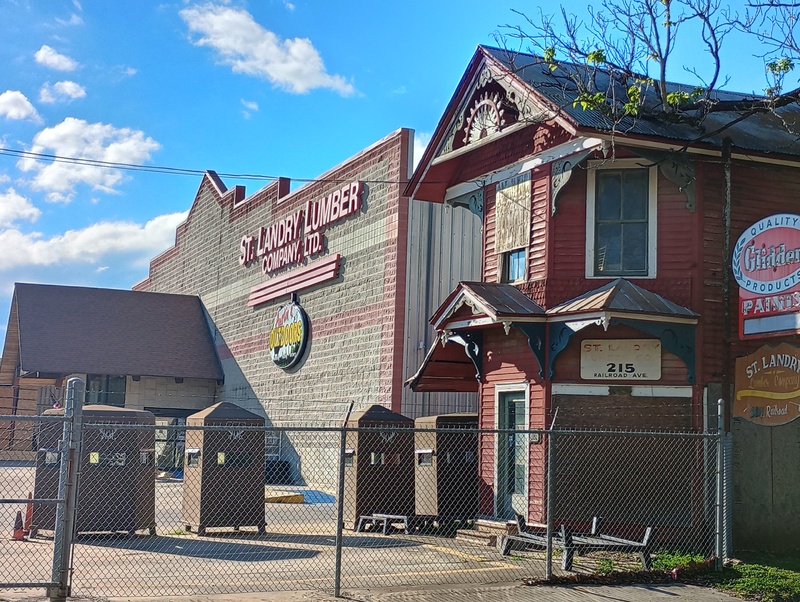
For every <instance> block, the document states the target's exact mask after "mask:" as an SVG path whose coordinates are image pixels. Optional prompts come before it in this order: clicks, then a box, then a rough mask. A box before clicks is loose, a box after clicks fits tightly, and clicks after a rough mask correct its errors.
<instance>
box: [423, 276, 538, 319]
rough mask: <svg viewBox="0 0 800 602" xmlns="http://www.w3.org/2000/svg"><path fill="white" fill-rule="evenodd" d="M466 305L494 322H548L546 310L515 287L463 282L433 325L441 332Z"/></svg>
mask: <svg viewBox="0 0 800 602" xmlns="http://www.w3.org/2000/svg"><path fill="white" fill-rule="evenodd" d="M464 305H468V306H470V307H471V308H472V311H473V313H474V314H479V315H483V316H485V317H487V318H489V319H490V320H491V322H493V323H497V322H504V321H507V320H513V321H520V320H523V321H524V320H526V319H528V320H530V319H531V318H541V320H542V321H544V313H545V312H544V309H542V307H541V306H540V305H539V304H538V303H536V301H534V300H533V299H531V298H530V297H528V295H526V294H525V293H523V292H522V291H521V290H519V289H518V288H517V287H515V286H513V285H511V284H500V283H495V282H459V283H458V285H457V286H456V288H455V289H454V290H453V292H451V293H450V294H449V295H448V296H447V299H445V300H444V302H443V303H442V304H441V305H440V306H439V308H438V309H437V310H436V312H435V313H434V314H433V316H432V317H431V319H430V323H431V324H432V325H433V327H434V328H435V329H436V330H441V328H442V327H443V326H444V324H445V323H446V321H447V320H448V318H451V317H452V316H453V315H454V314H455V313H456V311H457V310H458V309H459V308H461V307H462V306H464Z"/></svg>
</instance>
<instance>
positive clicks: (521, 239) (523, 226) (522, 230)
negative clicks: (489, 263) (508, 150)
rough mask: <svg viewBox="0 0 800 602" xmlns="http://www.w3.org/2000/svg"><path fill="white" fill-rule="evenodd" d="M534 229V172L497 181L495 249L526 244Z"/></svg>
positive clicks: (505, 248) (496, 250)
mask: <svg viewBox="0 0 800 602" xmlns="http://www.w3.org/2000/svg"><path fill="white" fill-rule="evenodd" d="M530 232H531V175H530V173H524V174H522V175H519V176H515V177H513V178H509V179H508V180H503V181H502V182H500V183H499V184H497V190H496V195H495V253H505V252H506V251H513V250H514V249H523V248H527V247H528V244H529V242H530Z"/></svg>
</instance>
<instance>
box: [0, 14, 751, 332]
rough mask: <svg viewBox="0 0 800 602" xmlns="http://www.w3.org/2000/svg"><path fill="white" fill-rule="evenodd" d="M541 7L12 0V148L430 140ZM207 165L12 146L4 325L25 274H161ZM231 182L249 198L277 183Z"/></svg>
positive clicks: (6, 93) (255, 170) (3, 103)
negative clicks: (126, 167)
mask: <svg viewBox="0 0 800 602" xmlns="http://www.w3.org/2000/svg"><path fill="white" fill-rule="evenodd" d="M565 5H566V6H567V7H568V8H569V9H570V10H574V9H577V10H583V8H584V6H585V4H584V3H582V2H573V3H570V2H567V3H565ZM573 5H574V9H573ZM540 6H542V7H544V10H545V11H546V12H547V11H552V10H553V9H557V6H556V5H555V4H553V3H545V2H537V1H534V2H531V1H528V2H525V1H524V0H517V1H511V2H509V1H505V0H500V1H493V2H485V1H477V0H458V1H455V0H434V1H433V2H431V1H427V2H422V1H419V0H405V1H403V2H380V1H377V2H376V1H374V0H372V1H369V2H367V1H362V0H354V1H341V2H330V1H329V0H292V1H289V0H259V1H255V0H254V1H250V2H244V1H236V0H231V1H229V2H223V1H218V2H203V1H201V2H192V1H185V2H184V1H180V2H161V3H158V2H149V1H142V0H115V1H113V2H108V1H101V0H93V1H88V0H84V1H83V2H80V1H78V0H0V24H1V25H0V27H2V33H0V147H1V148H3V149H8V150H11V151H20V150H21V151H33V152H38V153H44V154H50V155H59V156H69V157H80V158H88V159H96V160H101V161H110V162H121V163H129V164H144V165H150V166H167V167H178V168H188V169H194V170H206V169H213V170H215V171H217V172H219V173H240V174H244V173H247V174H261V175H266V176H285V177H290V178H294V179H302V178H313V177H315V176H317V175H319V174H321V173H323V172H325V171H327V170H328V169H330V168H331V167H333V166H335V165H337V164H338V163H340V162H341V161H343V160H345V159H346V158H347V157H350V156H351V155H353V154H355V153H357V152H358V151H360V150H361V149H362V148H364V147H366V146H368V145H369V144H371V143H372V142H374V141H376V140H378V139H380V138H382V137H383V136H385V135H387V134H388V133H390V132H392V131H394V130H396V129H397V128H399V127H409V128H412V129H414V130H415V131H416V132H417V142H418V143H419V146H420V147H421V146H422V145H423V144H424V143H425V142H426V141H427V139H428V137H429V136H430V134H431V132H432V131H433V129H434V127H435V125H436V123H437V122H438V120H439V117H440V116H441V114H442V111H443V109H444V107H445V105H446V104H447V102H448V101H449V99H450V97H451V95H452V94H453V91H454V89H455V86H456V84H457V82H458V80H459V79H460V77H461V75H462V73H463V71H464V69H465V67H466V65H467V63H468V61H469V59H470V58H471V56H472V54H473V52H474V50H475V47H476V45H478V44H495V41H494V39H493V34H494V33H495V32H497V31H498V30H502V27H501V26H502V25H503V24H506V23H520V22H521V18H520V17H518V16H517V15H515V14H514V13H513V12H512V11H511V8H518V9H520V10H525V11H526V12H528V13H529V14H536V13H537V12H538V10H539V8H538V7H540ZM741 48H742V46H741V45H739V47H738V48H736V47H734V49H733V51H732V52H733V53H734V54H733V55H732V56H733V57H734V59H735V61H734V62H732V63H729V64H731V65H735V69H736V72H735V73H730V72H728V71H726V73H727V74H728V75H729V76H731V81H730V83H729V85H728V86H727V87H728V88H729V89H733V90H741V91H751V90H761V89H763V87H764V84H763V75H762V74H763V68H762V67H761V62H760V61H758V60H756V59H753V58H752V57H750V54H751V53H743V52H741ZM682 52H683V53H684V54H683V56H684V57H686V61H689V62H688V63H687V64H693V63H692V61H696V60H697V57H698V56H702V55H701V48H700V47H699V45H698V46H695V47H692V46H691V45H690V46H689V47H684V48H683V49H682ZM679 62H680V60H679ZM697 66H698V67H699V68H700V69H701V70H702V69H703V65H702V64H699V65H697ZM671 78H672V79H678V80H683V81H687V82H689V83H691V82H693V81H694V80H693V79H692V78H691V76H689V75H688V74H686V73H682V72H678V73H673V74H671ZM200 179H201V176H200V175H164V174H158V173H145V172H141V171H120V170H111V169H102V168H97V167H92V166H85V165H84V166H79V165H70V164H67V163H61V162H46V161H36V160H33V159H21V158H20V157H18V156H14V155H13V154H12V155H9V154H0V334H2V330H4V329H5V321H6V316H7V315H8V307H9V304H10V297H11V293H12V290H13V283H14V282H46V283H55V284H73V285H85V286H104V287H114V288H129V287H130V286H131V285H133V284H134V283H136V282H137V281H139V280H141V279H142V278H144V277H145V276H146V275H147V265H148V262H149V259H150V258H152V257H153V256H155V255H156V254H158V253H159V252H161V251H162V250H164V249H165V248H167V247H169V246H170V245H171V244H172V242H173V241H174V235H175V227H176V226H177V225H178V224H179V223H180V222H181V221H182V220H183V219H184V217H185V215H186V212H187V211H188V209H189V207H190V205H191V203H192V200H193V198H194V195H195V193H196V191H197V187H198V185H199V183H200ZM223 180H224V181H225V183H226V184H227V185H228V186H232V185H234V184H245V185H246V186H247V194H252V193H253V192H255V191H256V190H258V189H259V188H260V187H262V186H263V185H265V184H266V181H242V180H236V179H234V178H229V177H223Z"/></svg>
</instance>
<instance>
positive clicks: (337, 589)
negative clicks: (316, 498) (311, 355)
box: [333, 412, 349, 598]
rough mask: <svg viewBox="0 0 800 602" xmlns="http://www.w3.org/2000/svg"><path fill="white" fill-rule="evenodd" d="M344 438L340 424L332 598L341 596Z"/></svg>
mask: <svg viewBox="0 0 800 602" xmlns="http://www.w3.org/2000/svg"><path fill="white" fill-rule="evenodd" d="M348 413H349V412H348ZM346 439H347V427H346V426H345V425H342V430H341V435H340V438H339V486H338V490H337V492H336V566H335V568H334V576H333V596H334V598H340V597H341V588H342V529H343V523H344V456H345V444H346Z"/></svg>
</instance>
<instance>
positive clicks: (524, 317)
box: [406, 278, 699, 392]
mask: <svg viewBox="0 0 800 602" xmlns="http://www.w3.org/2000/svg"><path fill="white" fill-rule="evenodd" d="M698 318H699V316H698V314H696V313H695V312H693V311H692V310H690V309H688V308H686V307H683V306H681V305H678V304H677V303H673V302H672V301H670V300H669V299H666V298H664V297H662V296H661V295H659V294H657V293H654V292H652V291H648V290H646V289H644V288H642V287H640V286H637V285H635V284H633V283H632V282H629V281H628V280H625V279H624V278H617V279H616V280H614V281H612V282H609V283H608V284H605V285H603V286H601V287H599V288H596V289H594V290H591V291H589V292H586V293H583V294H582V295H579V296H577V297H575V298H573V299H570V300H568V301H565V302H564V303H561V304H559V305H556V306H554V307H552V308H550V309H549V310H547V311H545V310H544V309H543V308H542V307H541V306H540V305H539V304H538V303H536V302H535V301H534V300H533V299H531V298H530V297H528V296H527V295H526V294H525V293H523V292H522V291H520V290H519V289H518V288H516V287H515V286H513V285H510V284H497V283H491V282H460V283H459V284H458V286H457V287H456V288H455V290H453V292H452V293H450V295H448V297H447V299H445V301H444V303H442V305H441V306H439V308H438V309H437V310H436V312H435V313H434V314H433V316H432V317H431V320H430V322H431V324H432V325H433V327H434V328H435V329H436V331H437V332H438V333H439V338H438V339H437V341H436V343H434V345H433V346H432V347H431V348H430V349H429V350H428V353H427V355H426V356H425V359H424V360H423V362H422V365H421V366H420V368H419V370H417V373H416V374H414V376H412V377H411V378H409V379H408V380H407V381H406V385H407V386H409V387H410V388H411V389H412V390H414V391H417V392H423V391H457V392H471V391H477V390H478V383H479V382H480V381H481V378H482V373H481V357H482V342H483V331H484V330H486V329H487V328H492V327H497V326H502V327H503V329H504V331H505V333H506V334H508V333H509V332H510V330H511V328H516V329H518V330H520V331H521V332H523V333H524V334H525V336H526V337H527V338H528V345H529V347H530V348H531V351H532V352H533V354H534V356H535V357H536V359H537V360H538V362H539V366H540V374H541V375H542V376H544V374H545V366H546V368H547V369H546V373H547V376H546V377H545V378H548V379H550V378H552V377H553V365H554V362H555V359H556V358H557V357H558V355H559V354H560V353H561V352H562V351H563V350H564V349H566V347H567V346H568V344H569V341H570V339H571V338H572V335H574V334H575V333H576V332H578V331H580V330H582V329H583V328H585V327H587V326H592V325H598V326H602V327H603V328H604V329H608V327H609V326H611V325H614V324H620V325H626V326H629V327H631V328H634V329H636V330H638V331H640V332H643V333H645V334H648V335H650V336H652V337H654V338H657V339H659V340H660V341H661V344H662V345H663V347H664V349H666V350H667V351H669V352H670V353H673V354H675V355H676V356H678V357H679V358H681V359H682V360H683V361H684V362H685V363H686V366H687V370H688V379H689V381H690V382H694V378H695V370H694V364H695V328H696V325H697V321H698ZM545 331H547V335H545ZM546 337H547V347H548V348H549V353H547V354H546V353H545V346H546V345H545V339H546Z"/></svg>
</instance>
